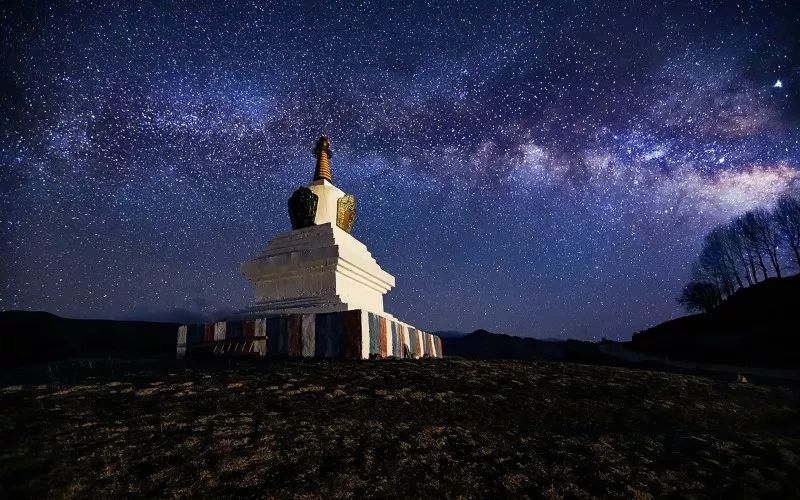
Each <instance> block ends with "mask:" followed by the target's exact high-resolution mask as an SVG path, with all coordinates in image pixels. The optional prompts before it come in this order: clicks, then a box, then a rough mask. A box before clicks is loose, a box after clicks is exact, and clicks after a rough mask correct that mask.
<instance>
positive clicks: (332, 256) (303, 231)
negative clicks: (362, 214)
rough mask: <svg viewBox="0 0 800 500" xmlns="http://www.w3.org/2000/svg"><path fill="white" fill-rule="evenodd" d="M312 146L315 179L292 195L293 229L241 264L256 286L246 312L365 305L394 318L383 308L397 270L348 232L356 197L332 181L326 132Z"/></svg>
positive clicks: (264, 313)
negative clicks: (385, 265) (384, 265)
mask: <svg viewBox="0 0 800 500" xmlns="http://www.w3.org/2000/svg"><path fill="white" fill-rule="evenodd" d="M313 151H314V155H315V156H316V158H317V162H316V170H315V173H314V179H313V181H312V182H311V183H310V184H309V185H308V187H307V188H299V189H298V190H297V191H295V193H294V194H293V195H292V198H291V199H290V200H289V214H290V218H291V220H292V227H293V230H292V231H289V232H287V233H283V234H280V235H278V236H276V237H274V238H273V239H272V240H271V241H270V242H269V243H268V244H267V246H266V247H264V249H263V250H261V252H259V254H258V255H257V256H256V257H255V258H253V259H252V260H248V261H246V262H243V263H242V264H241V271H242V274H243V275H244V276H245V277H246V278H247V279H248V280H249V281H250V282H252V283H253V284H254V285H255V288H256V303H255V305H254V306H253V307H251V308H249V309H247V310H246V311H244V312H245V314H246V315H251V316H267V315H285V314H304V313H326V312H336V311H349V310H355V309H362V310H365V311H369V312H372V313H376V314H381V315H383V316H387V317H390V318H391V316H390V315H388V314H386V313H385V312H384V310H383V295H384V294H385V293H386V292H388V291H389V290H391V289H392V288H393V287H394V285H395V279H394V276H392V275H391V274H389V273H387V272H386V271H384V270H383V269H381V267H380V266H379V265H378V263H377V262H376V261H375V259H374V258H373V257H372V255H371V254H370V253H369V250H367V247H366V245H364V244H363V243H361V242H360V241H358V240H357V239H356V238H354V237H353V236H352V235H351V234H350V230H351V229H352V225H353V222H354V220H355V215H356V204H355V197H353V195H347V194H345V193H344V191H342V190H341V189H339V188H338V187H336V186H335V185H334V184H333V182H331V181H332V177H331V169H330V157H331V156H332V154H331V150H330V142H329V140H328V138H327V137H325V136H322V137H320V138H319V140H317V142H316V146H315V148H314V150H313Z"/></svg>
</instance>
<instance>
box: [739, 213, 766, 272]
mask: <svg viewBox="0 0 800 500" xmlns="http://www.w3.org/2000/svg"><path fill="white" fill-rule="evenodd" d="M730 231H731V233H732V238H733V240H734V242H735V243H734V244H735V246H736V247H737V248H738V251H739V252H740V253H741V254H742V256H743V258H744V261H745V264H744V265H745V267H746V268H747V275H748V276H749V278H748V282H750V284H753V283H758V273H757V272H756V260H757V259H758V258H759V255H758V248H756V246H755V244H754V243H753V242H752V241H751V239H750V238H749V237H748V234H747V233H748V231H747V228H746V225H745V221H744V218H743V217H737V218H735V219H733V220H732V221H731V223H730ZM759 264H760V266H761V267H762V268H763V272H764V276H766V274H767V269H766V267H765V266H764V261H763V259H762V260H760V261H759Z"/></svg>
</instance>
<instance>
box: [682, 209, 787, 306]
mask: <svg viewBox="0 0 800 500" xmlns="http://www.w3.org/2000/svg"><path fill="white" fill-rule="evenodd" d="M783 242H786V243H787V244H788V247H789V248H790V249H791V253H792V256H793V257H794V261H795V262H796V264H797V266H798V268H800V199H798V198H796V197H793V196H790V195H784V196H782V197H781V198H779V199H778V201H777V203H776V205H775V207H774V209H773V210H772V211H769V210H765V209H763V208H757V209H754V210H750V211H748V212H745V213H744V214H742V215H740V216H738V217H735V218H734V219H732V220H731V221H730V222H729V223H727V224H722V225H719V226H717V227H715V228H713V229H712V230H711V231H709V233H708V234H707V235H706V237H705V238H704V239H703V246H702V247H701V249H700V254H699V255H698V256H697V260H696V261H695V263H694V264H693V265H692V272H691V276H692V279H691V281H689V283H687V285H686V286H685V287H684V288H683V290H682V291H681V294H680V295H679V296H678V302H679V303H680V304H681V305H682V306H684V307H685V308H686V309H687V310H689V311H708V310H710V309H712V308H714V307H716V306H717V305H718V304H719V303H720V302H721V301H722V300H724V299H725V298H727V297H729V296H731V295H732V294H733V293H735V292H736V291H737V290H739V289H740V288H744V287H745V286H750V285H753V284H755V283H758V282H759V279H764V280H766V279H768V278H769V275H770V270H772V272H773V273H774V274H775V276H777V277H778V278H780V277H781V272H782V271H781V269H782V266H781V258H782V256H783V255H785V254H786V252H784V253H783V254H782V253H781V252H780V246H781V244H782V243H783ZM759 275H760V276H759Z"/></svg>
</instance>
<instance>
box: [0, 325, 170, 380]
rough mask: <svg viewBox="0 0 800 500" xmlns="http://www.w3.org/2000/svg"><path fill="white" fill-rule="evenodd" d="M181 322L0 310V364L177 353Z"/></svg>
mask: <svg viewBox="0 0 800 500" xmlns="http://www.w3.org/2000/svg"><path fill="white" fill-rule="evenodd" d="M177 329H178V325H176V324H172V323H151V322H146V321H112V320H84V319H69V318H62V317H60V316H56V315H55V314H50V313H46V312H39V311H0V368H9V367H14V366H19V365H23V364H29V363H43V362H51V361H58V360H64V359H71V358H95V357H115V358H142V357H153V356H169V357H171V358H174V356H175V341H176V332H177Z"/></svg>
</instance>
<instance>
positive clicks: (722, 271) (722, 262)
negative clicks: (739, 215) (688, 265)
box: [695, 226, 744, 297]
mask: <svg viewBox="0 0 800 500" xmlns="http://www.w3.org/2000/svg"><path fill="white" fill-rule="evenodd" d="M725 233H726V231H725V227H724V226H719V227H716V228H714V229H713V230H712V231H711V232H710V233H708V234H707V235H706V237H705V240H704V241H703V247H702V249H701V250H700V256H699V257H698V259H697V270H698V272H697V273H695V274H699V275H701V276H702V278H701V279H699V280H698V281H708V282H710V283H713V284H715V285H716V286H717V288H718V289H719V290H720V293H721V294H722V295H723V296H724V297H727V296H729V295H731V294H732V293H733V292H735V291H736V290H737V288H741V287H742V286H744V285H743V284H742V282H741V278H740V277H739V276H738V273H737V271H736V266H735V262H734V261H733V260H732V259H731V255H730V252H729V251H728V248H727V247H728V244H727V241H726V240H727V236H726V234H725Z"/></svg>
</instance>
